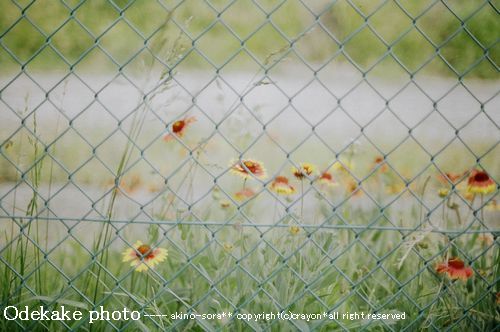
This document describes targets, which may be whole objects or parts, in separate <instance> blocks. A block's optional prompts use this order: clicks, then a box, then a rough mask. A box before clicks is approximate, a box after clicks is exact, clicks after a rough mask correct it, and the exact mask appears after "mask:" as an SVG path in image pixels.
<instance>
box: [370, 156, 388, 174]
mask: <svg viewBox="0 0 500 332" xmlns="http://www.w3.org/2000/svg"><path fill="white" fill-rule="evenodd" d="M377 167H379V170H380V172H381V173H387V171H388V170H389V166H387V164H386V163H385V159H384V157H382V156H377V157H375V159H374V160H373V168H377Z"/></svg>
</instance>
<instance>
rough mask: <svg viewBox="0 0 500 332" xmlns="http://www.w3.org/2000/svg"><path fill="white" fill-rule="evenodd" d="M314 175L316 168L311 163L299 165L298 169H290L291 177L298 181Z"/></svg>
mask: <svg viewBox="0 0 500 332" xmlns="http://www.w3.org/2000/svg"><path fill="white" fill-rule="evenodd" d="M314 173H316V166H314V165H313V164H311V163H300V165H299V168H296V167H292V174H293V176H295V177H296V178H297V179H299V180H302V179H304V178H305V177H308V176H313V175H314Z"/></svg>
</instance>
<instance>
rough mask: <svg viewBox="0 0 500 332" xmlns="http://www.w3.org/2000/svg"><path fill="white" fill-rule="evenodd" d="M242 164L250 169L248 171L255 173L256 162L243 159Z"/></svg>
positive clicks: (256, 168) (256, 169)
mask: <svg viewBox="0 0 500 332" xmlns="http://www.w3.org/2000/svg"><path fill="white" fill-rule="evenodd" d="M243 164H245V167H246V168H248V170H249V171H250V173H255V172H257V171H258V166H257V164H255V163H253V162H251V161H245V162H243ZM245 171H246V170H245Z"/></svg>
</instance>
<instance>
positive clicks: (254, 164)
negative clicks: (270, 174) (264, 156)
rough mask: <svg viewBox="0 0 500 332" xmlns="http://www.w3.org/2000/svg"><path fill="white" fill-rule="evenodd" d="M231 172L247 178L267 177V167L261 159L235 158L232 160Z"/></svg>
mask: <svg viewBox="0 0 500 332" xmlns="http://www.w3.org/2000/svg"><path fill="white" fill-rule="evenodd" d="M231 172H232V173H234V174H237V175H239V176H241V177H243V178H245V179H248V178H251V177H252V176H254V177H256V178H258V179H265V178H266V176H267V174H266V169H265V168H264V165H263V164H262V163H261V162H260V161H256V160H252V159H242V160H235V161H233V162H231Z"/></svg>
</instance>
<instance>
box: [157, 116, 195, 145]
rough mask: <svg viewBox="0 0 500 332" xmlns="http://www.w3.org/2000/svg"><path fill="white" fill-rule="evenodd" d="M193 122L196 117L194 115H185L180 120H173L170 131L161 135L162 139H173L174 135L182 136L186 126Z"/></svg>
mask: <svg viewBox="0 0 500 332" xmlns="http://www.w3.org/2000/svg"><path fill="white" fill-rule="evenodd" d="M193 122H196V118H195V117H194V116H190V117H186V118H184V119H182V120H177V121H175V122H174V123H172V127H171V129H170V133H169V134H165V136H163V140H165V141H167V142H168V141H171V140H173V139H174V137H175V136H177V137H183V136H184V134H185V133H186V130H187V128H188V127H189V125H190V124H192V123H193Z"/></svg>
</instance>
